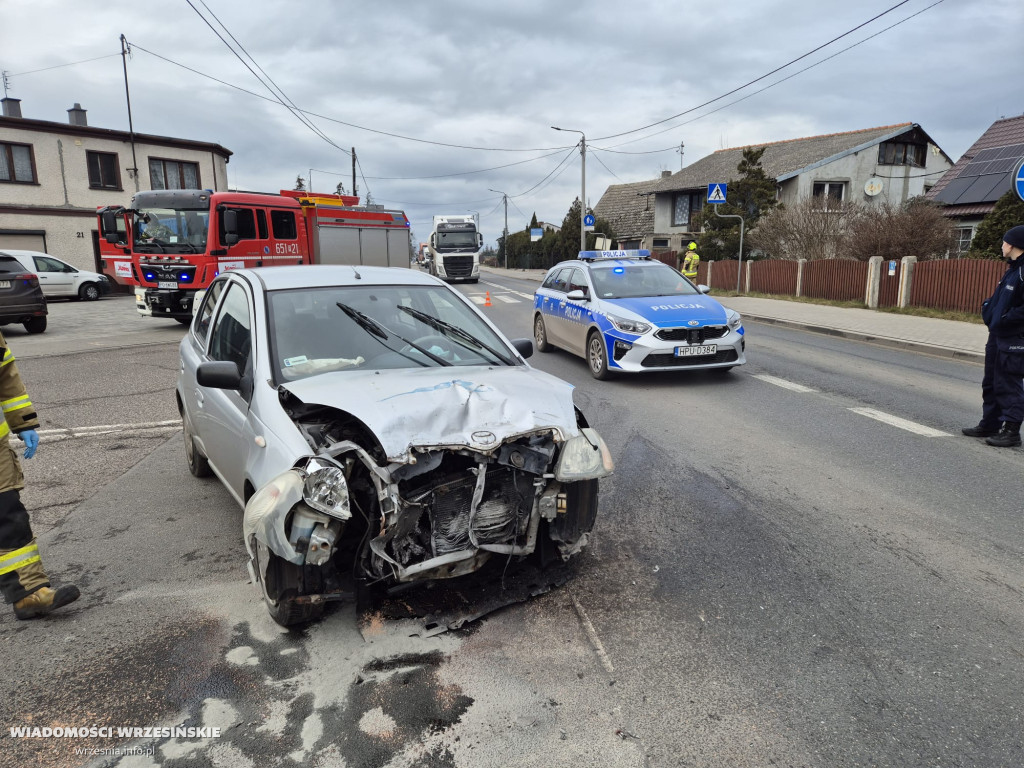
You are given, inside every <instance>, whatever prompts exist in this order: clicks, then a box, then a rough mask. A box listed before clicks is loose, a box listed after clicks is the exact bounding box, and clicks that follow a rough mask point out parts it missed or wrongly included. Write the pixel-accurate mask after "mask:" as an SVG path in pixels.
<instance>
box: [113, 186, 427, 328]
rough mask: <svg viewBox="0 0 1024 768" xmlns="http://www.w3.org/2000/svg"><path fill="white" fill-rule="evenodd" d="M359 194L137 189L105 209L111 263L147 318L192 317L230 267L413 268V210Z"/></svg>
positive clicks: (186, 318) (190, 319)
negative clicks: (125, 201)
mask: <svg viewBox="0 0 1024 768" xmlns="http://www.w3.org/2000/svg"><path fill="white" fill-rule="evenodd" d="M358 203H359V198H357V197H353V196H351V195H311V194H307V193H305V192H297V191H294V190H282V191H281V192H280V193H279V194H269V193H258V192H212V191H210V190H199V189H171V190H149V191H143V192H137V193H136V194H135V195H134V196H133V197H132V199H131V203H130V204H129V206H128V207H127V208H125V207H123V206H105V207H103V208H100V209H99V210H98V211H97V214H98V217H99V229H100V232H101V234H102V237H101V244H102V245H101V258H102V259H103V269H104V270H109V271H110V272H112V273H113V274H114V275H115V276H116V277H117V278H119V279H120V280H121V281H123V282H124V283H126V284H128V285H132V286H134V287H135V304H136V308H137V309H138V311H139V313H140V314H142V315H144V316H147V317H166V318H168V319H174V320H177V321H178V322H180V323H183V324H187V323H190V322H191V321H192V304H193V300H194V299H195V295H196V293H197V291H200V290H203V289H205V288H207V287H208V286H209V285H210V283H211V282H213V279H214V278H215V277H216V276H217V275H219V274H220V273H221V272H222V271H223V270H227V269H243V268H247V267H269V266H276V265H282V264H353V265H372V266H383V267H405V268H408V267H409V263H410V258H411V255H412V252H411V248H410V243H409V220H408V218H406V215H405V213H403V212H402V211H396V210H387V209H385V208H383V207H381V206H360V205H359V204H358Z"/></svg>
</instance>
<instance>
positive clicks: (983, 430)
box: [960, 422, 999, 437]
mask: <svg viewBox="0 0 1024 768" xmlns="http://www.w3.org/2000/svg"><path fill="white" fill-rule="evenodd" d="M960 431H961V432H963V433H964V434H965V435H967V436H968V437H994V436H996V435H998V434H999V427H998V426H996V427H987V426H985V423H984V422H979V423H978V426H976V427H964V428H963V429H961V430H960Z"/></svg>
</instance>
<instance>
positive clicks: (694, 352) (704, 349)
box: [676, 344, 718, 357]
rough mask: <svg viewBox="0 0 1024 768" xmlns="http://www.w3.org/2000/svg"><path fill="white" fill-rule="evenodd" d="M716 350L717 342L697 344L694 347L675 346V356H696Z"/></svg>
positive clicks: (711, 353) (712, 352) (709, 353)
mask: <svg viewBox="0 0 1024 768" xmlns="http://www.w3.org/2000/svg"><path fill="white" fill-rule="evenodd" d="M716 352H718V345H717V344H699V345H698V346H695V347H676V357H697V356H701V355H713V354H715V353H716Z"/></svg>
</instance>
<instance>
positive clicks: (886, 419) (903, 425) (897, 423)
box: [847, 408, 951, 437]
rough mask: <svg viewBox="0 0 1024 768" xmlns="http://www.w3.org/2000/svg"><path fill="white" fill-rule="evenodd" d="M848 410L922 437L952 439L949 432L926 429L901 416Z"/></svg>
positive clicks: (860, 409)
mask: <svg viewBox="0 0 1024 768" xmlns="http://www.w3.org/2000/svg"><path fill="white" fill-rule="evenodd" d="M847 410H849V411H853V412H854V413H859V414H860V415H861V416H867V417H868V418H869V419H874V420H875V421H880V422H882V423H883V424H888V425H889V426H892V427H898V428H899V429H905V430H906V431H907V432H913V433H914V434H915V435H922V436H924V437H951V435H950V433H949V432H943V431H941V430H938V429H932V428H931V427H926V426H925V425H924V424H918V423H917V422H914V421H908V420H907V419H901V418H900V417H899V416H893V415H892V414H891V413H884V412H883V411H876V410H875V409H874V408H848V409H847Z"/></svg>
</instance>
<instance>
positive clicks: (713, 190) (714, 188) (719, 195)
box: [708, 184, 729, 204]
mask: <svg viewBox="0 0 1024 768" xmlns="http://www.w3.org/2000/svg"><path fill="white" fill-rule="evenodd" d="M728 186H729V185H728V184H708V202H709V203H713V204H717V203H724V202H725V194H726V190H727V188H728Z"/></svg>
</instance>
